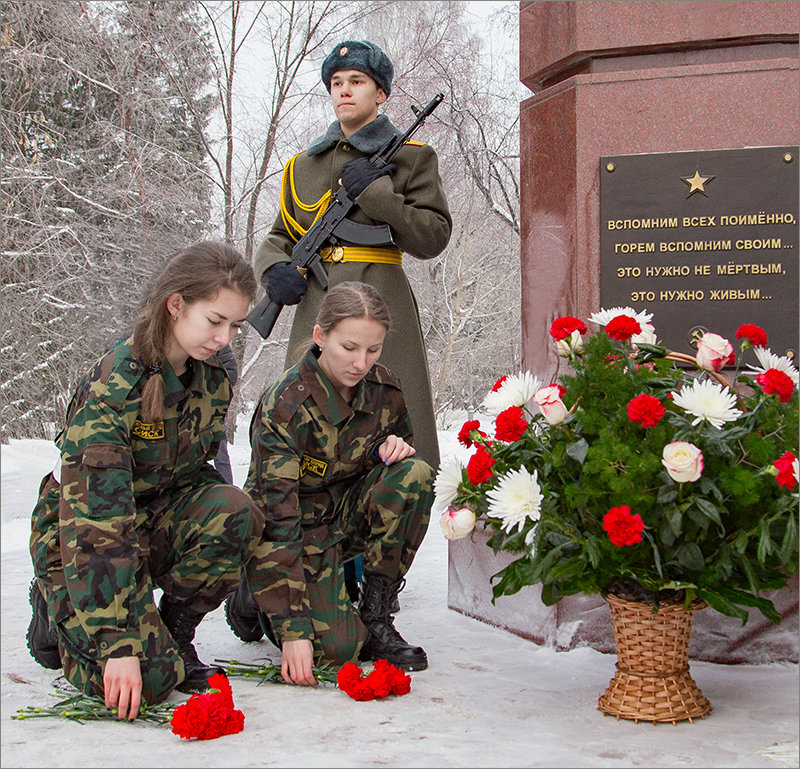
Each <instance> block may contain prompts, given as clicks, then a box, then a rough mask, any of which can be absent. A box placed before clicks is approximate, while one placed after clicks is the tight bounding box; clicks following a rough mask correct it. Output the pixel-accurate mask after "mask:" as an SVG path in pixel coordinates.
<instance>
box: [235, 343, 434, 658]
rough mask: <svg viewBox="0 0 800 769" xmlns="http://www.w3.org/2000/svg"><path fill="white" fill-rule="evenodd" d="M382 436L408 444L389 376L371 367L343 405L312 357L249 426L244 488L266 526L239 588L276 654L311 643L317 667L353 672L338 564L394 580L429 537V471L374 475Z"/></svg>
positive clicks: (417, 465)
mask: <svg viewBox="0 0 800 769" xmlns="http://www.w3.org/2000/svg"><path fill="white" fill-rule="evenodd" d="M391 434H395V435H399V436H400V437H402V438H404V439H405V440H406V441H408V442H411V426H410V422H409V419H408V412H407V410H406V407H405V402H404V400H403V395H402V392H401V390H400V386H399V384H398V382H397V380H396V379H395V377H394V376H393V375H392V374H391V372H389V371H388V369H386V368H384V367H383V366H381V365H376V366H374V367H373V369H372V370H371V371H370V372H369V373H368V374H367V376H366V377H365V378H364V380H362V382H361V383H360V384H359V385H358V387H357V388H356V391H355V395H354V397H353V401H352V403H351V404H348V403H346V402H345V401H344V399H343V398H342V397H341V396H340V395H339V393H338V392H337V391H336V390H335V389H334V388H333V387H332V386H331V384H330V383H329V382H328V380H327V378H325V377H324V375H323V374H322V372H321V371H320V369H319V365H318V363H317V359H316V356H315V354H314V353H313V352H309V353H308V354H307V355H306V357H305V358H304V359H303V360H302V361H301V362H300V363H299V364H298V365H297V366H295V367H293V368H291V369H289V370H288V371H287V372H286V373H285V374H284V375H283V376H282V377H281V378H280V379H279V380H278V381H277V382H276V383H275V384H274V385H272V387H270V388H269V389H268V390H267V391H266V392H265V393H264V395H263V397H262V399H261V402H260V403H259V406H258V407H257V409H256V412H255V414H254V415H253V420H252V422H251V425H250V445H251V447H252V456H251V462H250V468H249V473H248V477H247V481H246V482H245V486H244V488H245V490H246V491H248V492H249V493H250V495H251V496H252V497H253V499H254V500H255V501H256V503H257V504H258V506H259V507H260V508H261V510H262V511H264V514H265V518H266V520H265V525H264V534H263V537H262V539H261V542H260V543H259V544H258V546H257V547H256V550H255V552H254V554H253V557H252V558H251V559H250V561H249V562H248V564H247V579H248V583H249V586H250V589H251V591H252V592H253V595H254V597H255V599H256V601H257V603H258V604H259V607H260V608H261V610H262V612H264V614H265V619H266V620H267V621H268V624H266V623H265V624H266V627H267V629H269V630H271V631H273V633H274V635H275V636H276V640H277V641H278V643H281V642H283V641H291V640H297V639H301V638H307V639H311V640H312V641H313V642H314V646H315V655H316V658H317V660H318V661H319V662H332V663H334V664H342V663H343V662H346V661H351V660H355V659H356V656H357V654H358V651H359V649H360V647H361V644H362V643H363V642H364V640H365V638H366V630H365V628H364V626H363V624H362V623H361V620H360V618H359V617H358V614H357V612H356V611H355V610H354V608H353V606H352V604H351V602H350V600H349V598H348V595H347V590H346V587H345V583H344V576H343V573H342V568H341V567H342V562H343V560H348V559H350V558H353V557H355V556H356V555H359V554H363V555H364V568H365V570H366V571H370V572H373V573H377V574H385V575H387V576H390V577H392V578H394V579H396V578H398V577H402V576H404V575H405V574H406V572H407V571H408V569H409V568H410V567H411V564H412V562H413V560H414V556H415V555H416V552H417V550H418V548H419V545H420V544H421V542H422V539H423V537H424V536H425V531H426V530H427V526H428V521H429V518H430V507H431V503H432V501H433V476H434V471H433V469H432V468H431V467H430V466H429V465H428V464H426V463H425V462H423V461H422V460H421V459H417V458H416V457H409V458H407V459H404V460H402V461H400V462H396V463H395V464H393V465H391V466H388V467H387V466H385V465H383V463H382V462H381V461H380V460H379V459H378V458H377V457H376V456H375V454H374V450H375V449H376V448H377V447H378V446H379V445H380V444H381V443H383V441H384V440H385V439H386V437H387V436H388V435H391ZM323 467H324V470H323ZM312 468H315V469H316V470H317V471H318V472H314V470H313V469H312Z"/></svg>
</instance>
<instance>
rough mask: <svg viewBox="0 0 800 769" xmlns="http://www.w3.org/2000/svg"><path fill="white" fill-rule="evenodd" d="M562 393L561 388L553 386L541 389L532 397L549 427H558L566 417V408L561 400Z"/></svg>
mask: <svg viewBox="0 0 800 769" xmlns="http://www.w3.org/2000/svg"><path fill="white" fill-rule="evenodd" d="M562 392H563V388H562V387H561V386H560V385H557V384H554V385H549V386H548V387H541V388H540V389H538V390H537V391H536V392H535V393H534V395H533V399H534V400H535V401H536V402H537V403H538V404H539V408H540V409H541V411H542V415H543V416H544V418H545V419H546V420H547V421H548V422H549V423H550V424H551V425H559V424H561V423H562V422H563V421H564V420H565V419H566V417H567V407H566V406H565V405H564V401H562V400H561V393H562Z"/></svg>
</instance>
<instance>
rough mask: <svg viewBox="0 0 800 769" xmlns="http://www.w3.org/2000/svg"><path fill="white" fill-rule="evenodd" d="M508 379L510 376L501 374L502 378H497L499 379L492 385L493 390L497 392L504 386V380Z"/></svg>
mask: <svg viewBox="0 0 800 769" xmlns="http://www.w3.org/2000/svg"><path fill="white" fill-rule="evenodd" d="M506 379H508V377H507V376H506V375H505V374H503V376H501V377H500V379H498V380H497V381H496V382H495V383H494V384H493V385H492V392H493V393H496V392H497V391H498V390H499V389H500V388H501V387H502V386H503V382H505V381H506Z"/></svg>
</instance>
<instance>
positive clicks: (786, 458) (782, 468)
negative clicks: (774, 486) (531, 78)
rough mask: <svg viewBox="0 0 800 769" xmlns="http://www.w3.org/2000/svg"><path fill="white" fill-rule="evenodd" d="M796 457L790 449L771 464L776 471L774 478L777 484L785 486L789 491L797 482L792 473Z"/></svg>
mask: <svg viewBox="0 0 800 769" xmlns="http://www.w3.org/2000/svg"><path fill="white" fill-rule="evenodd" d="M796 461H797V457H796V456H795V455H794V454H792V452H791V451H787V452H785V453H784V455H783V456H782V457H779V458H778V459H776V460H775V461H774V462H773V463H772V465H773V467H774V468H775V469H776V470H777V471H778V477H777V478H776V479H775V480H776V481H777V482H778V486H785V487H786V488H787V489H789V491H791V490H792V489H793V488H794V487H795V484H796V483H797V478H796V476H795V473H794V463H795V462H796Z"/></svg>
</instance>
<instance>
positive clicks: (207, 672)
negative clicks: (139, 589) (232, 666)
mask: <svg viewBox="0 0 800 769" xmlns="http://www.w3.org/2000/svg"><path fill="white" fill-rule="evenodd" d="M158 612H159V614H160V615H161V619H162V620H164V624H165V625H166V626H167V630H169V633H170V635H171V636H172V638H173V639H174V640H175V643H176V644H178V654H180V655H181V659H182V660H183V666H184V668H185V671H186V677H185V678H184V680H183V681H182V682H181V683H179V684H178V685H177V686H176V687H175V688H176V689H177V690H178V691H179V692H183V693H184V694H190V693H192V692H204V691H206V690H207V689H208V679H209V678H211V676H213V675H215V674H216V673H223V674H224V673H225V671H224V670H223V669H222V668H221V667H218V666H217V665H206V664H204V663H202V662H201V661H200V659H199V658H198V656H197V651H196V650H195V648H194V644H193V643H192V641H194V631H195V630H196V629H197V626H198V625H199V624H200V621H201V620H202V619H203V617H205V614H204V613H202V612H199V611H195V610H194V609H192V608H191V607H189V606H185V605H182V604H178V603H173V602H172V601H171V600H170V599H169V598H168V597H167V596H166V595H163V596H162V597H161V602H160V603H159V604H158Z"/></svg>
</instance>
